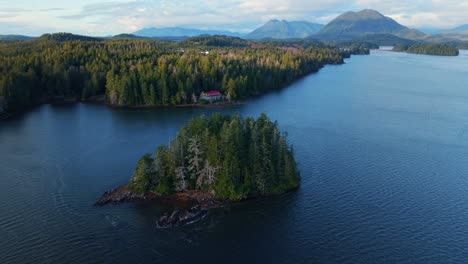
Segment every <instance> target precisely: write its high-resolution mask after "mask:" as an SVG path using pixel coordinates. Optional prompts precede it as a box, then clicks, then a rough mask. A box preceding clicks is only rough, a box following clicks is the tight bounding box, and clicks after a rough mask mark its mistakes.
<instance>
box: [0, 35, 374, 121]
mask: <svg viewBox="0 0 468 264" xmlns="http://www.w3.org/2000/svg"><path fill="white" fill-rule="evenodd" d="M368 53H369V50H368V49H367V48H366V47H365V46H363V45H359V44H358V45H356V44H354V45H352V44H350V45H349V46H340V47H338V46H336V45H335V46H333V45H324V44H323V43H321V42H316V41H308V40H302V41H284V42H280V41H267V42H252V41H247V40H244V39H240V38H237V37H228V36H200V37H193V38H189V39H186V40H184V41H180V42H175V41H164V40H155V39H145V38H140V37H136V36H133V35H128V34H123V35H119V36H117V37H116V38H113V39H103V38H95V37H87V36H79V35H73V34H68V33H58V34H46V35H43V36H42V37H40V38H36V39H34V40H27V41H16V42H6V43H0V71H1V72H2V74H1V75H0V98H3V99H2V101H3V103H2V105H3V107H2V108H1V109H2V110H3V111H4V112H5V111H6V112H10V113H15V112H21V111H24V110H26V109H28V108H30V107H32V106H34V105H37V104H40V103H44V102H76V101H79V100H82V101H98V102H103V103H107V104H109V105H112V106H118V107H162V106H164V107H165V106H193V105H203V104H209V103H214V102H218V103H230V102H236V101H238V100H241V99H243V98H247V97H250V96H254V95H259V94H262V93H265V92H267V91H269V90H274V89H279V88H282V87H284V86H286V85H288V84H290V83H291V82H293V81H295V80H297V79H299V78H302V77H304V76H306V75H308V74H310V73H313V72H316V71H318V70H319V69H320V68H322V67H323V66H325V65H327V64H342V63H343V62H344V58H347V57H349V56H350V54H368Z"/></svg>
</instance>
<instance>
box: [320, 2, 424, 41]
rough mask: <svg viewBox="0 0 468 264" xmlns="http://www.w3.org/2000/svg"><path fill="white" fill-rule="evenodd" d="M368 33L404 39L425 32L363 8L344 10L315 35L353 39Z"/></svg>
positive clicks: (417, 37)
mask: <svg viewBox="0 0 468 264" xmlns="http://www.w3.org/2000/svg"><path fill="white" fill-rule="evenodd" d="M368 34H392V35H395V36H398V37H401V38H406V39H422V38H424V37H425V34H424V33H422V32H420V31H418V30H415V29H409V28H407V27H405V26H402V25H400V24H399V23H398V22H396V21H395V20H393V19H391V18H389V17H386V16H384V15H382V14H381V13H379V12H377V11H375V10H371V9H365V10H362V11H359V12H346V13H344V14H342V15H340V16H338V17H337V18H335V19H334V20H333V21H331V22H330V23H329V24H327V25H326V26H325V27H324V28H322V29H321V30H320V31H319V32H318V33H317V36H316V37H319V38H324V39H353V38H357V37H362V36H365V35H368Z"/></svg>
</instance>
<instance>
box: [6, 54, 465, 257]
mask: <svg viewBox="0 0 468 264" xmlns="http://www.w3.org/2000/svg"><path fill="white" fill-rule="evenodd" d="M214 112H222V113H241V114H242V115H244V116H254V117H257V116H259V115H260V113H262V112H265V113H267V114H268V115H269V116H270V117H271V118H272V119H274V120H278V122H279V124H280V128H281V129H282V130H284V131H287V132H288V134H289V141H290V142H291V143H292V144H293V145H294V147H295V155H296V160H297V162H298V163H299V168H300V170H301V175H302V183H301V187H300V189H299V190H298V191H296V192H292V193H288V194H285V195H281V196H277V197H272V198H268V199H260V200H254V201H249V202H244V203H241V204H236V205H233V206H232V207H231V208H229V209H227V210H225V211H221V212H215V213H212V214H211V215H210V216H209V217H208V218H206V219H205V220H204V221H202V222H199V223H196V224H194V225H191V226H187V227H182V228H174V229H165V230H161V229H157V228H156V224H155V220H156V219H157V218H158V216H160V215H161V213H162V212H163V210H164V208H160V207H158V206H155V205H134V204H125V205H116V206H114V205H111V206H105V207H94V206H93V203H94V202H95V200H96V199H97V198H98V197H99V196H100V195H101V194H102V193H103V192H104V191H106V190H108V189H111V188H113V187H116V186H118V185H120V184H123V183H125V182H126V181H127V180H128V179H129V177H130V176H131V174H132V171H133V169H134V167H135V165H136V162H137V160H138V159H139V157H140V156H141V155H143V154H144V153H147V152H148V153H151V152H153V151H154V150H155V149H156V147H157V146H158V145H160V144H167V143H168V142H169V141H170V140H171V139H172V138H173V137H174V136H175V134H176V133H177V130H178V129H179V128H180V126H182V125H183V124H184V123H185V122H187V121H188V120H189V119H190V118H191V117H193V116H198V115H201V114H205V115H210V114H212V113H214ZM467 261H468V52H467V51H462V53H461V55H460V56H459V57H433V56H424V55H410V54H404V53H393V52H389V51H373V52H372V54H371V55H370V56H354V57H352V58H351V59H349V60H347V61H346V64H345V65H340V66H327V67H325V68H324V69H322V70H321V71H320V72H319V73H316V74H312V75H310V76H308V77H306V78H304V79H302V80H299V81H297V82H296V83H294V84H292V85H290V86H289V87H287V88H285V89H282V90H280V91H275V92H271V93H269V94H267V95H264V96H261V97H257V98H254V99H251V100H248V101H246V102H245V103H244V104H242V105H236V106H228V107H208V108H184V109H181V108H179V109H140V110H137V109H132V110H128V109H127V110H126V109H118V110H117V109H112V108H108V107H106V106H101V105H93V104H76V105H68V106H53V105H44V106H41V107H39V108H36V109H34V110H33V111H31V112H29V113H26V114H24V115H23V116H21V117H18V118H15V119H11V120H8V121H6V122H1V123H0V263H467Z"/></svg>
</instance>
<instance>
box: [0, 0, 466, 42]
mask: <svg viewBox="0 0 468 264" xmlns="http://www.w3.org/2000/svg"><path fill="white" fill-rule="evenodd" d="M18 2H20V3H18ZM364 8H372V9H376V10H378V11H380V12H381V13H383V14H385V15H387V16H390V17H392V18H395V19H397V20H398V21H399V22H400V23H402V24H405V25H407V26H411V27H422V26H424V27H428V26H430V27H451V26H455V25H459V24H464V23H468V17H467V13H466V12H467V11H468V0H413V1H409V0H400V1H395V0H191V1H188V0H172V1H171V0H110V1H108V2H102V1H99V0H82V1H73V2H70V1H60V0H43V1H41V2H38V1H34V0H24V1H17V2H10V3H5V2H4V3H0V34H2V33H3V34H5V33H22V34H34V35H38V34H40V33H43V32H44V31H45V30H48V31H68V32H73V33H80V34H90V35H109V34H117V33H122V32H133V31H135V30H137V29H139V28H142V27H150V26H159V27H163V26H184V27H198V28H204V29H226V30H233V31H248V30H251V29H253V28H255V27H257V26H259V25H261V24H263V23H265V22H266V21H268V20H270V19H273V18H277V19H286V20H307V21H312V22H321V23H327V22H329V21H330V20H332V19H333V18H335V17H336V16H337V15H339V14H340V13H342V12H345V11H348V10H354V11H357V10H360V9H364ZM14 25H16V26H14ZM21 29H22V30H23V31H20V30H21Z"/></svg>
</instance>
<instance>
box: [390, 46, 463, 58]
mask: <svg viewBox="0 0 468 264" xmlns="http://www.w3.org/2000/svg"><path fill="white" fill-rule="evenodd" d="M393 51H396V52H407V53H412V54H425V55H435V56H458V55H459V53H460V51H459V50H458V48H456V47H455V46H454V45H450V44H430V43H415V44H398V45H395V46H394V47H393Z"/></svg>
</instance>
